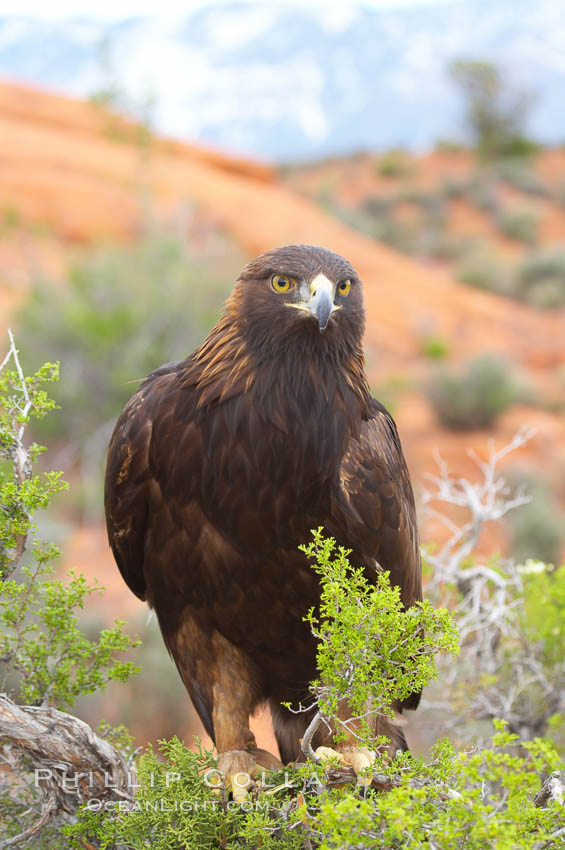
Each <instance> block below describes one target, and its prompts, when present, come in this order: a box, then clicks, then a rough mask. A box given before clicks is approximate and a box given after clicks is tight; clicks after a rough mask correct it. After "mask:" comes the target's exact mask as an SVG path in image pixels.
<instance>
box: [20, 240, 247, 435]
mask: <svg viewBox="0 0 565 850" xmlns="http://www.w3.org/2000/svg"><path fill="white" fill-rule="evenodd" d="M225 247H227V250H224V253H223V255H221V256H220V259H216V261H213V260H212V258H209V257H208V258H207V257H201V258H199V257H197V256H192V255H191V253H190V252H189V250H188V249H187V246H186V245H185V244H183V242H182V241H181V240H180V239H179V238H177V237H175V236H165V235H163V234H160V233H153V234H150V235H148V236H146V237H143V238H141V239H140V240H139V241H138V242H137V243H136V244H134V245H132V246H127V247H124V246H114V247H112V246H110V247H102V248H99V249H97V250H94V251H93V252H92V253H90V254H87V255H86V256H85V257H83V258H81V259H79V260H78V261H77V262H76V263H75V264H74V265H73V266H72V268H71V269H70V271H69V274H68V279H67V280H65V281H63V282H61V281H59V282H54V281H51V280H40V281H38V282H37V283H36V284H35V286H34V288H33V290H32V292H31V294H30V298H29V300H28V301H27V302H26V304H25V305H24V306H23V308H22V310H21V312H20V314H19V316H18V325H19V339H20V341H21V345H22V350H23V351H24V356H25V360H26V361H28V362H33V361H37V360H44V359H46V356H47V352H51V356H53V357H54V358H56V359H59V360H60V361H62V362H63V363H64V366H63V370H62V374H61V380H60V382H59V384H58V385H57V388H56V390H55V393H54V395H55V399H56V401H57V402H58V403H59V404H60V405H61V406H62V407H63V408H64V411H65V412H64V415H59V416H53V417H51V423H50V425H51V427H52V429H54V432H55V434H56V435H57V436H62V437H66V438H67V439H70V440H72V441H73V442H77V441H80V440H81V439H85V438H86V437H87V436H89V435H92V434H93V432H95V431H96V429H97V428H98V427H99V426H100V425H102V424H103V423H105V422H108V421H111V420H113V418H114V417H115V416H116V415H117V414H118V413H119V411H120V409H121V407H122V406H123V405H124V404H125V402H126V401H127V399H128V398H129V397H130V396H131V393H132V386H131V382H135V381H138V380H140V379H142V378H144V377H145V376H146V375H147V374H148V372H150V371H151V370H152V369H155V368H156V367H157V366H160V365H161V364H162V363H164V362H167V361H170V360H175V359H180V358H182V357H186V355H187V354H189V353H190V352H191V351H192V349H193V348H194V347H195V346H196V345H197V344H198V343H199V342H200V340H201V338H202V336H203V334H204V333H205V332H206V330H207V329H208V328H209V327H210V325H211V323H213V321H214V320H215V319H216V317H217V316H218V314H219V310H220V307H221V305H222V303H223V300H224V298H225V296H226V295H227V294H228V292H229V291H230V289H231V287H232V285H233V281H234V279H235V277H236V276H237V273H238V271H239V269H240V268H241V256H240V254H239V253H238V252H235V251H234V250H233V249H232V248H231V247H230V246H229V245H227V246H225Z"/></svg>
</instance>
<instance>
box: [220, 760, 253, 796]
mask: <svg viewBox="0 0 565 850" xmlns="http://www.w3.org/2000/svg"><path fill="white" fill-rule="evenodd" d="M218 770H220V771H221V773H222V774H223V776H224V784H225V787H226V791H228V793H229V792H230V791H231V795H232V797H233V799H234V801H235V802H236V803H243V802H244V801H245V800H247V798H248V796H249V795H248V791H249V789H250V788H251V786H252V785H253V777H254V776H255V775H256V774H257V771H258V766H257V762H256V761H255V759H254V758H253V756H252V755H251V753H250V752H249V750H224V751H223V752H221V753H219V754H218Z"/></svg>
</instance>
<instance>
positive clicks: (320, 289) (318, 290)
mask: <svg viewBox="0 0 565 850" xmlns="http://www.w3.org/2000/svg"><path fill="white" fill-rule="evenodd" d="M333 289H334V285H333V283H332V282H331V280H328V278H327V277H326V276H325V275H324V274H319V275H316V277H315V278H314V280H313V281H312V283H311V284H310V301H309V302H308V312H309V313H310V315H311V316H313V317H314V318H315V319H316V320H317V322H318V327H319V329H320V333H324V331H325V330H326V328H327V326H328V322H329V320H330V316H331V314H332V313H333V311H334V310H335V309H337V308H336V307H335V305H334V302H333Z"/></svg>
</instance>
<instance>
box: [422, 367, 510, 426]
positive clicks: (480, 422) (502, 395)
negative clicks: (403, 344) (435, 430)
mask: <svg viewBox="0 0 565 850" xmlns="http://www.w3.org/2000/svg"><path fill="white" fill-rule="evenodd" d="M517 392H518V391H517V386H516V384H515V381H514V379H513V378H512V376H511V374H510V371H509V369H508V366H507V365H506V363H505V362H504V361H503V360H499V359H498V358H496V357H492V356H489V355H484V356H482V357H477V358H476V359H475V360H472V361H471V362H470V363H469V364H468V365H467V367H466V369H465V370H464V371H460V370H457V371H454V370H447V369H445V368H444V369H441V370H439V371H438V372H437V374H436V375H435V377H434V378H433V380H432V381H431V382H430V385H429V387H428V398H429V400H430V402H431V404H432V407H433V409H434V411H435V413H436V415H437V417H438V419H439V421H440V422H441V424H442V425H445V426H446V427H447V428H451V429H453V430H454V431H462V430H463V431H466V430H472V429H474V428H488V427H490V426H491V425H493V423H494V422H495V421H496V420H497V418H498V417H499V416H500V414H501V413H503V412H504V411H505V410H506V409H507V408H508V407H510V406H511V405H512V404H513V403H514V402H515V401H516V398H517Z"/></svg>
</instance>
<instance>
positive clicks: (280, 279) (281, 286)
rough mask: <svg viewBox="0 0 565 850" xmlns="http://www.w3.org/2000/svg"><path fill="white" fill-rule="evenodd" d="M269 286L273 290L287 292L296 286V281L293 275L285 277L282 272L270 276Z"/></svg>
mask: <svg viewBox="0 0 565 850" xmlns="http://www.w3.org/2000/svg"><path fill="white" fill-rule="evenodd" d="M271 286H272V287H273V289H274V290H275V292H289V291H290V290H291V289H294V288H295V286H296V281H295V279H294V278H293V277H287V276H286V275H284V274H274V275H273V276H272V278H271Z"/></svg>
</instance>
